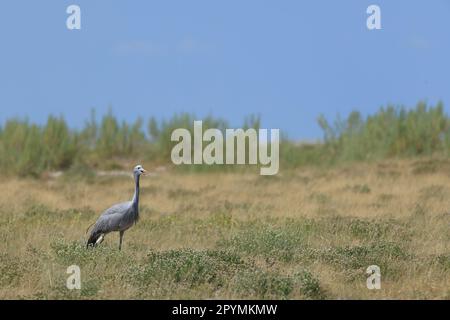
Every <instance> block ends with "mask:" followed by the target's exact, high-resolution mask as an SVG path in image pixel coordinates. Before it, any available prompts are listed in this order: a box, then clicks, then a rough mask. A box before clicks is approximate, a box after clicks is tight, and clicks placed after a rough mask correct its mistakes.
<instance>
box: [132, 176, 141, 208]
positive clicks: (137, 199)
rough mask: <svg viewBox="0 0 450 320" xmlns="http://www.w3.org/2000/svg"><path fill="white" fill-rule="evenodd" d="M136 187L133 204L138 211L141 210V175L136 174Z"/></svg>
mask: <svg viewBox="0 0 450 320" xmlns="http://www.w3.org/2000/svg"><path fill="white" fill-rule="evenodd" d="M134 182H135V188H134V196H133V200H132V202H133V206H134V207H135V209H136V212H137V211H138V210H139V175H135V176H134Z"/></svg>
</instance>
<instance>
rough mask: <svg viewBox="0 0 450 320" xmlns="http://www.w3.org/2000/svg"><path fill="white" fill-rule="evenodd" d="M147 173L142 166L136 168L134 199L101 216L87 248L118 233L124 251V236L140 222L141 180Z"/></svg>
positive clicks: (115, 206)
mask: <svg viewBox="0 0 450 320" xmlns="http://www.w3.org/2000/svg"><path fill="white" fill-rule="evenodd" d="M145 173H146V171H145V170H144V168H142V166H141V165H137V166H136V167H135V168H134V170H133V176H134V182H135V190H134V196H133V199H132V200H131V201H128V202H123V203H119V204H116V205H114V206H112V207H111V208H109V209H107V210H106V211H104V212H103V213H102V214H101V215H100V217H99V218H98V220H97V221H96V222H95V224H94V227H93V228H92V230H91V233H90V235H89V239H88V241H87V244H86V247H88V246H90V245H91V246H94V247H95V246H97V245H98V244H100V243H101V242H102V241H103V240H104V237H105V235H106V234H108V233H110V232H113V231H118V232H119V234H120V240H119V250H121V249H122V240H123V234H124V233H125V231H126V230H128V229H129V228H130V227H131V226H132V225H133V224H135V223H136V222H137V221H138V220H139V179H140V176H141V175H142V174H145Z"/></svg>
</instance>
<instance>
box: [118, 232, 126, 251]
mask: <svg viewBox="0 0 450 320" xmlns="http://www.w3.org/2000/svg"><path fill="white" fill-rule="evenodd" d="M124 233H125V231H120V242H119V250H122V240H123V234H124Z"/></svg>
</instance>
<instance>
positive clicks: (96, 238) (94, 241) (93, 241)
mask: <svg viewBox="0 0 450 320" xmlns="http://www.w3.org/2000/svg"><path fill="white" fill-rule="evenodd" d="M104 238H105V236H104V234H103V233H97V232H93V233H92V234H91V236H90V237H89V239H88V241H87V243H86V248H88V247H89V246H92V247H96V246H97V245H98V244H100V243H102V242H103V239H104Z"/></svg>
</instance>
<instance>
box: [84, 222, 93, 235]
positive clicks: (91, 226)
mask: <svg viewBox="0 0 450 320" xmlns="http://www.w3.org/2000/svg"><path fill="white" fill-rule="evenodd" d="M94 224H95V222H93V223H91V225H90V226H89V227H87V229H86V232H85V234H87V233H88V231H89V229H90V228H91V227H92V226H93V225H94Z"/></svg>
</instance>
